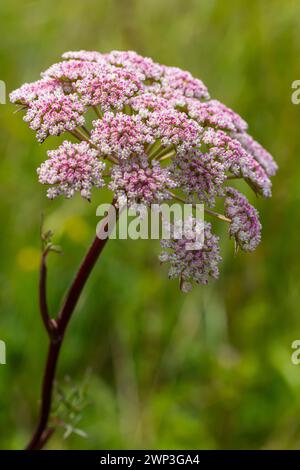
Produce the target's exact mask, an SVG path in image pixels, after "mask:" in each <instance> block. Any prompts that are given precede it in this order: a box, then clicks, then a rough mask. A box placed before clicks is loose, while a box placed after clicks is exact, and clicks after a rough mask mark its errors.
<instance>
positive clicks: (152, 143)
mask: <svg viewBox="0 0 300 470" xmlns="http://www.w3.org/2000/svg"><path fill="white" fill-rule="evenodd" d="M10 99H11V101H12V102H13V103H15V104H17V105H18V106H19V107H20V109H21V110H23V111H24V112H25V115H24V120H25V121H26V122H28V124H29V127H30V128H31V129H33V130H34V131H35V132H36V136H37V139H38V141H40V142H43V141H44V140H45V139H46V138H48V137H49V136H58V135H61V134H65V133H67V134H68V137H67V139H68V140H66V141H65V142H64V143H63V144H62V145H61V146H60V147H59V148H58V149H57V150H53V151H50V152H48V157H49V158H48V160H46V161H45V162H44V163H42V165H41V166H40V168H39V169H38V174H39V181H40V182H41V183H42V184H47V185H48V186H49V189H48V193H47V194H48V197H50V198H54V197H56V196H58V195H64V196H66V197H71V196H73V195H74V194H75V193H76V192H79V193H80V194H81V195H82V197H84V198H86V199H90V198H91V194H92V188H93V187H95V188H102V187H103V186H104V181H105V183H106V185H107V187H108V188H109V189H110V190H112V191H113V192H114V193H115V194H116V196H118V197H121V198H124V199H125V198H126V199H127V201H128V202H129V203H130V204H131V205H134V204H136V203H144V204H146V205H148V206H149V205H151V204H152V203H156V202H160V201H170V200H172V198H174V201H175V200H178V199H179V200H182V198H183V197H184V198H185V201H186V202H191V203H193V204H197V203H203V204H204V205H205V208H206V206H209V207H210V209H207V213H209V215H210V216H211V215H214V213H213V211H212V210H211V209H213V208H214V207H215V206H216V204H218V207H219V206H220V204H219V203H218V200H219V199H220V198H221V199H224V201H223V202H224V208H225V209H224V210H225V214H215V215H216V217H217V218H218V219H222V218H223V220H225V221H226V223H228V224H229V235H230V236H231V237H234V238H235V241H236V244H237V245H238V246H239V247H240V248H241V249H243V250H245V251H252V250H253V249H254V248H255V247H256V246H257V245H258V243H259V241H260V231H261V226H260V222H259V220H258V214H257V212H256V210H255V209H254V208H253V207H252V206H251V205H250V204H249V203H248V201H247V199H246V198H245V197H244V196H243V195H242V194H241V193H239V192H237V191H236V190H235V189H233V188H229V186H228V182H229V181H230V185H232V184H233V183H234V181H235V180H236V179H238V180H243V181H244V182H245V183H246V184H247V185H248V186H250V188H251V189H253V191H254V193H255V194H256V195H261V196H264V197H269V196H271V180H270V177H271V176H273V175H274V174H275V173H276V171H277V164H276V163H275V161H274V160H273V158H272V156H271V155H270V153H269V152H267V151H266V150H265V149H264V148H263V147H262V146H261V145H260V144H259V143H258V142H256V141H255V140H254V139H253V138H252V137H251V136H250V135H249V134H248V131H247V128H248V126H247V123H246V122H245V121H244V120H243V119H242V118H241V117H240V116H239V115H238V114H237V113H235V112H234V111H233V110H232V109H230V108H228V107H227V106H225V105H224V104H222V103H220V102H219V101H217V100H214V99H211V98H210V96H209V93H208V90H207V88H206V86H205V85H204V83H203V82H202V81H201V80H199V79H197V78H194V77H193V76H192V75H191V74H190V73H189V72H187V71H183V70H181V69H179V68H177V67H170V66H165V65H161V64H158V63H156V62H154V61H153V60H152V59H150V58H147V57H142V56H140V55H138V54H137V53H135V52H133V51H126V52H124V51H112V52H109V53H104V54H102V53H100V52H97V51H84V50H81V51H70V52H66V53H65V54H63V60H62V61H61V62H58V63H56V64H54V65H52V66H51V67H49V68H48V69H47V70H46V71H45V72H43V73H42V74H41V79H40V80H38V81H36V82H33V83H26V84H24V85H23V86H21V87H20V88H19V89H18V90H15V91H13V92H12V93H11V95H10ZM92 116H93V117H92ZM75 139H76V141H78V140H79V141H80V142H79V143H78V142H77V143H75V142H74V140H75ZM104 168H106V170H105V173H104V172H103V170H104ZM211 229H212V227H211V225H210V224H207V225H206V226H205V236H206V238H207V240H206V242H205V243H206V245H205V247H204V248H203V249H202V250H194V251H192V252H188V251H187V250H186V249H185V240H184V239H183V240H175V239H174V238H173V239H172V240H171V241H168V242H167V243H166V244H165V245H164V246H165V248H166V247H167V248H168V249H169V251H168V253H169V254H168V255H166V254H164V255H163V258H164V261H168V262H169V263H170V264H171V270H170V273H171V274H170V277H172V278H173V277H175V276H176V277H179V278H180V279H181V285H182V288H183V289H184V290H187V289H188V288H189V287H190V285H191V283H192V281H193V280H194V281H195V282H196V283H205V282H207V280H208V277H209V276H211V277H217V275H218V268H217V265H218V263H219V261H220V255H219V248H218V239H217V237H216V236H214V235H213V234H212V233H211Z"/></svg>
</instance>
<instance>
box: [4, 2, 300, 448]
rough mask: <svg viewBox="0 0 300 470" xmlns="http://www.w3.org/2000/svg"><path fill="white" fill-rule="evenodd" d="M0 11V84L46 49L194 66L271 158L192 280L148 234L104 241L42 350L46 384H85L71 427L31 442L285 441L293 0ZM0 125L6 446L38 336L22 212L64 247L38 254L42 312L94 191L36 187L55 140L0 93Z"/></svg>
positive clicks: (89, 211)
mask: <svg viewBox="0 0 300 470" xmlns="http://www.w3.org/2000/svg"><path fill="white" fill-rule="evenodd" d="M0 22H1V27H0V29H1V40H0V79H1V80H4V81H5V82H6V84H7V88H8V90H7V91H11V90H13V89H15V88H16V87H18V86H20V85H21V84H22V83H23V82H25V81H32V80H35V79H37V78H38V75H39V73H40V71H42V70H44V69H45V68H47V67H48V66H49V65H51V64H52V63H54V62H55V61H57V60H58V59H59V57H60V54H61V53H63V52H64V51H67V50H78V49H91V50H99V51H101V52H102V51H109V50H112V49H123V50H126V49H133V50H136V51H137V52H139V53H141V54H143V55H147V56H150V57H152V58H153V59H154V60H156V61H158V62H161V63H165V64H168V65H176V66H179V67H181V68H183V69H187V70H189V71H191V72H192V73H193V74H194V75H195V76H197V77H200V78H201V79H202V80H203V81H204V82H205V83H206V84H207V86H208V87H209V90H210V92H211V94H212V96H213V97H214V98H217V99H219V100H221V101H223V102H224V103H226V104H227V105H229V106H230V107H232V108H233V109H235V110H236V111H237V112H239V113H240V114H241V115H242V116H243V117H244V118H245V119H246V120H247V121H248V122H249V125H250V131H251V133H252V134H253V135H254V136H255V138H256V139H257V140H259V141H260V142H261V143H262V144H263V145H265V146H266V147H267V148H268V149H269V150H270V151H271V152H272V153H273V154H274V156H275V158H276V160H277V161H278V163H279V165H280V171H279V173H278V175H277V176H276V177H275V178H274V189H273V198H272V199H270V200H262V199H259V200H257V201H254V199H255V197H253V196H252V198H251V200H252V201H254V202H255V204H256V206H257V207H258V208H259V210H260V212H261V219H262V223H263V240H262V243H261V245H260V247H259V248H258V250H257V251H256V252H255V253H254V254H252V255H249V254H243V253H240V254H239V255H238V256H234V253H233V244H232V243H231V242H229V241H227V240H226V239H225V237H223V239H224V241H223V242H222V255H223V264H222V267H221V276H220V280H219V281H217V282H215V283H212V284H211V285H210V286H208V287H203V288H202V287H199V288H195V289H194V291H193V292H192V293H191V294H189V295H184V294H182V293H180V292H179V290H178V285H177V282H175V281H169V280H167V275H166V274H167V273H166V269H165V268H162V267H160V266H159V263H158V261H157V254H158V252H159V246H158V244H157V243H156V242H155V241H111V242H110V243H109V244H108V246H107V247H106V249H105V252H104V253H103V256H102V259H101V262H99V263H98V264H97V267H96V269H95V270H94V272H93V274H92V276H91V278H90V280H89V283H88V285H87V288H86V290H85V292H84V295H83V296H82V298H81V300H80V303H79V305H78V308H77V309H76V313H75V315H74V318H73V319H72V324H71V326H70V329H69V330H68V334H67V337H66V340H65V344H64V347H63V351H62V356H61V361H60V363H59V373H58V384H59V387H60V388H62V390H63V391H64V393H66V394H69V393H73V394H74V396H75V395H76V393H77V394H79V395H80V393H81V392H82V383H83V382H84V381H86V383H87V391H86V394H87V404H86V406H85V407H84V409H83V410H82V411H81V412H80V413H79V412H78V415H81V421H80V422H79V423H78V427H79V428H80V429H81V430H83V431H84V432H85V433H87V435H88V437H86V438H84V437H80V436H78V435H76V434H72V435H71V436H70V437H69V438H67V439H63V430H62V429H59V430H58V431H57V433H56V434H55V435H54V436H53V438H52V439H51V441H50V442H49V444H48V448H59V449H99V448H100V449H101V448H109V449H115V448H124V449H126V448H161V449H166V448H172V449H177V448H180V449H183V448H200V449H224V448H225V449H227V448H238V449H241V448H242V449H252V448H275V449H279V448H281V449H295V448H299V446H300V365H299V366H295V365H292V364H291V360H290V356H291V352H292V349H291V343H292V341H293V340H294V339H298V338H300V308H299V307H300V286H299V274H300V255H299V242H300V235H299V229H300V216H299V204H300V196H299V194H300V190H299V187H300V139H299V130H300V106H295V105H293V104H292V103H291V83H292V81H293V80H296V79H300V68H299V65H300V60H299V57H300V27H299V22H300V3H299V1H297V0H288V1H287V0H272V1H268V2H267V1H259V0H252V1H246V0H244V1H242V0H239V1H238V0H229V1H226V2H225V1H221V0H219V1H217V0H185V1H183V0H181V1H180V0H172V1H171V0H164V1H161V0H127V1H125V0H118V1H117V0H85V1H84V2H71V1H68V0H52V1H49V0H40V1H33V0H26V1H24V0H22V1H21V0H9V1H8V0H2V1H1V2H0ZM0 129H1V131H0V132H1V136H0V174H1V184H0V217H1V219H0V220H1V226H0V227H1V228H0V239H1V253H0V266H1V267H0V270H1V272H0V285H1V294H0V295H1V296H0V302H1V312H0V339H2V340H4V341H5V342H6V344H7V364H6V365H2V366H0V448H2V449H16V448H22V447H23V446H24V444H25V442H26V441H27V439H28V438H29V435H30V432H31V431H32V429H33V426H34V423H35V421H36V413H37V402H38V398H39V388H40V382H41V374H42V369H43V364H44V360H45V353H46V343H47V341H46V335H45V332H44V330H43V328H42V325H41V321H40V318H39V313H38V308H37V283H38V259H39V249H40V245H39V243H40V242H39V223H40V214H41V212H44V213H45V215H46V224H47V227H49V228H52V229H53V230H54V231H55V239H54V240H55V242H56V243H57V244H59V245H61V246H62V247H63V252H64V254H63V255H62V256H57V255H55V254H53V255H52V256H51V259H50V260H49V261H50V262H49V269H50V273H49V297H50V301H49V303H50V309H51V312H53V313H54V312H55V311H56V310H57V308H58V306H59V304H60V301H61V298H62V296H63V293H64V291H65V289H66V287H67V286H68V284H69V282H70V279H71V278H72V276H73V273H74V270H75V268H76V267H77V266H78V263H79V261H80V259H81V258H82V256H83V254H84V252H85V250H86V247H87V245H88V244H89V242H90V240H91V239H92V237H93V234H94V230H95V225H96V222H97V218H96V216H95V209H96V207H97V205H98V204H99V203H100V202H101V201H102V200H103V199H105V200H106V201H107V200H108V195H104V198H103V199H102V196H101V194H96V193H95V194H94V198H93V202H92V204H88V203H86V202H85V201H83V200H81V199H80V198H74V199H73V200H71V201H65V200H62V199H61V200H57V201H55V202H51V201H49V200H47V199H46V197H45V188H43V187H42V186H41V185H39V184H38V182H37V177H36V167H37V166H38V165H39V164H40V162H42V161H43V159H44V158H45V152H46V149H48V148H55V146H56V145H57V141H55V139H49V140H47V142H46V143H45V144H43V145H40V144H38V143H37V142H36V140H35V137H34V134H33V132H32V131H30V130H29V129H28V128H27V125H26V124H25V123H24V122H23V121H22V118H21V115H20V114H14V107H13V106H12V105H10V104H7V105H1V106H0ZM219 230H220V233H223V234H224V229H223V228H221V227H220V228H219ZM74 390H75V391H74ZM76 396H77V395H76ZM76 396H75V398H74V400H73V401H75V399H76ZM77 398H78V397H77ZM75 404H76V403H75ZM61 408H62V405H61ZM79 408H80V407H79ZM61 413H62V415H63V416H64V417H66V419H67V420H68V419H71V416H70V414H72V413H71V412H67V411H66V410H65V409H64V410H61ZM66 415H67V416H66ZM79 417H80V416H79Z"/></svg>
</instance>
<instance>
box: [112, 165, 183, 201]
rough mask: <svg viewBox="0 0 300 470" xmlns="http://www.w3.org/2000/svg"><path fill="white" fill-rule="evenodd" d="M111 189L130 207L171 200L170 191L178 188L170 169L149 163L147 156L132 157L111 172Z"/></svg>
mask: <svg viewBox="0 0 300 470" xmlns="http://www.w3.org/2000/svg"><path fill="white" fill-rule="evenodd" d="M111 178H112V179H111V182H110V184H109V188H110V189H111V190H112V191H114V192H115V194H116V195H117V197H118V200H121V201H123V200H124V201H126V200H127V203H128V204H129V205H133V204H145V205H147V206H150V205H151V204H154V203H158V202H161V201H165V200H169V199H170V194H169V192H168V191H169V190H170V189H173V188H175V187H176V183H175V182H174V180H173V179H172V178H171V175H170V171H169V169H168V168H162V167H161V166H160V164H159V162H158V161H156V160H152V162H149V160H148V159H147V157H146V156H142V157H132V158H131V160H130V162H128V161H127V160H122V161H121V163H120V165H115V166H114V167H113V169H112V172H111Z"/></svg>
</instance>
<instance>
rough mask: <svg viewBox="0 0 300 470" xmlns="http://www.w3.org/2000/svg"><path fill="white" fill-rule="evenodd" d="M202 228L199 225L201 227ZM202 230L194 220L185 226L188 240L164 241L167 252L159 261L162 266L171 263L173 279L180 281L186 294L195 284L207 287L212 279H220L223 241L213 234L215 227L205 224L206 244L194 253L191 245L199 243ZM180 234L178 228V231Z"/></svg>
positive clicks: (185, 235) (163, 246)
mask: <svg viewBox="0 0 300 470" xmlns="http://www.w3.org/2000/svg"><path fill="white" fill-rule="evenodd" d="M198 225H199V224H198ZM199 230H201V226H200V227H199V226H198V227H197V220H195V219H194V218H193V217H192V218H190V219H187V220H186V221H185V222H184V230H183V233H184V236H183V237H182V238H175V237H171V238H170V239H169V240H162V241H161V245H162V248H163V251H162V253H161V255H160V257H159V259H160V261H161V262H162V263H165V262H167V263H169V264H170V269H169V278H170V279H174V278H179V279H180V287H181V290H182V291H183V292H188V291H189V290H191V288H192V285H193V282H195V283H196V284H207V283H208V280H209V277H212V278H215V279H216V278H217V277H218V275H219V267H218V265H219V262H220V261H221V256H220V247H219V238H218V237H217V236H216V235H213V234H212V232H211V224H209V223H207V222H205V225H204V227H202V230H203V231H204V244H203V246H202V248H201V249H196V250H195V249H190V245H191V244H193V243H195V244H197V243H198V240H199V239H198V237H199V235H200V233H199ZM174 232H175V233H176V227H175V228H174Z"/></svg>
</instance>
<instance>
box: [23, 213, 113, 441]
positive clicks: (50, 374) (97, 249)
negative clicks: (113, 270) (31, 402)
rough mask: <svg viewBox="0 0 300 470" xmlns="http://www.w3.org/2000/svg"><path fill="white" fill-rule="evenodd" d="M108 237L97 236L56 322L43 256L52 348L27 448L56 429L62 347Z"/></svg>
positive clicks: (43, 310) (45, 319)
mask: <svg viewBox="0 0 300 470" xmlns="http://www.w3.org/2000/svg"><path fill="white" fill-rule="evenodd" d="M106 228H107V223H106V222H105V224H104V230H106ZM107 240H108V236H107V238H105V239H103V240H102V239H99V238H98V237H97V236H96V238H95V239H94V241H93V243H92V245H91V247H90V249H89V250H88V252H87V254H86V256H85V258H84V260H83V261H82V264H81V266H80V268H79V270H78V272H77V274H76V276H75V278H74V280H73V282H72V284H71V287H70V289H69V291H68V293H67V296H66V299H65V302H64V304H63V306H62V308H61V310H60V312H59V314H58V317H57V320H56V321H55V320H51V319H50V318H49V315H48V308H47V303H46V295H45V282H46V264H45V260H46V256H45V253H43V255H42V262H41V277H40V307H41V315H42V318H43V322H44V325H45V328H46V329H47V331H48V334H49V348H48V355H47V362H46V367H45V371H44V378H43V385H42V396H41V405H40V415H39V420H38V423H37V426H36V429H35V431H34V433H33V435H32V438H31V440H30V442H29V444H28V445H27V447H26V449H27V450H37V449H41V448H42V447H43V446H44V444H45V443H46V441H47V440H48V438H49V437H50V436H51V434H52V433H53V431H54V429H53V428H48V421H49V415H50V411H51V402H52V392H53V383H54V379H55V373H56V368H57V362H58V358H59V353H60V349H61V346H62V343H63V339H64V335H65V332H66V329H67V326H68V324H69V321H70V318H71V316H72V313H73V312H74V309H75V307H76V304H77V301H78V299H79V297H80V295H81V292H82V290H83V288H84V286H85V283H86V281H87V279H88V277H89V275H90V273H91V271H92V269H93V267H94V265H95V263H96V261H97V259H98V258H99V256H100V254H101V252H102V250H103V248H104V246H105V244H106V242H107Z"/></svg>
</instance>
